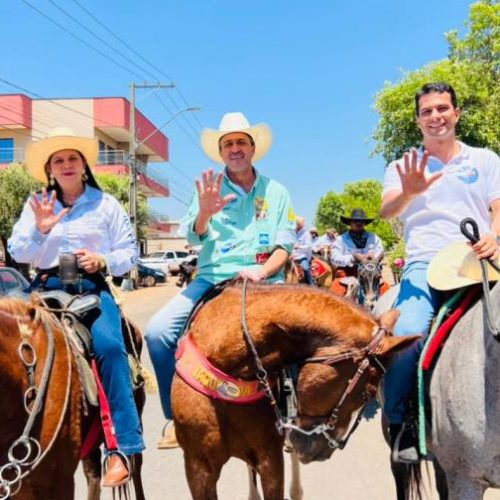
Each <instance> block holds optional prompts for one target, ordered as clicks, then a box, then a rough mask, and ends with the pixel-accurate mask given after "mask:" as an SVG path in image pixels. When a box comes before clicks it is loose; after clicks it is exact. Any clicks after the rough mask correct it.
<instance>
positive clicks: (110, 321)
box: [31, 276, 145, 455]
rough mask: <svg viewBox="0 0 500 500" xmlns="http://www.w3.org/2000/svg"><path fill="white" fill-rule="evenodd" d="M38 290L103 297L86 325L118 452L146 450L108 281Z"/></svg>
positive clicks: (53, 281)
mask: <svg viewBox="0 0 500 500" xmlns="http://www.w3.org/2000/svg"><path fill="white" fill-rule="evenodd" d="M31 289H34V290H40V289H42V290H65V291H66V292H68V293H70V294H72V295H76V294H80V293H90V294H95V295H99V297H100V299H101V307H100V308H99V310H95V311H91V312H89V313H88V314H87V315H86V316H85V318H84V319H83V321H82V322H83V323H84V324H85V326H86V327H87V328H88V329H89V330H90V332H91V334H92V346H93V349H94V355H95V359H96V362H97V366H98V367H99V374H100V376H101V380H102V384H103V387H104V391H105V392H106V396H107V398H108V400H109V406H110V409H111V417H112V420H113V424H114V427H115V431H116V439H117V441H118V448H119V449H120V451H122V452H123V453H125V455H133V454H135V453H140V452H141V451H142V450H144V448H145V446H144V440H143V437H142V427H141V422H140V419H139V415H138V413H137V407H136V405H135V401H134V396H133V390H132V379H131V375H130V367H129V363H128V357H127V351H126V348H125V344H124V341H123V336H122V328H121V318H120V311H119V309H118V306H117V305H116V303H115V301H114V299H113V297H112V296H111V294H110V292H109V289H108V287H107V284H106V282H105V281H104V279H102V278H100V277H97V276H96V277H89V279H82V280H81V282H80V285H76V286H73V285H69V286H68V285H66V286H65V285H63V284H62V283H61V280H60V279H59V278H58V277H55V276H53V277H49V278H48V280H47V281H46V282H45V283H41V282H40V280H39V279H38V278H36V279H35V280H34V282H33V284H32V286H31Z"/></svg>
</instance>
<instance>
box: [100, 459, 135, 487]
mask: <svg viewBox="0 0 500 500" xmlns="http://www.w3.org/2000/svg"><path fill="white" fill-rule="evenodd" d="M129 479H130V470H129V468H128V467H127V465H126V464H125V463H124V461H123V458H122V457H121V456H120V455H111V456H110V457H109V458H108V464H107V470H106V475H105V476H104V479H103V482H102V485H103V486H106V487H108V488H116V487H118V486H121V485H122V484H125V483H126V482H127V481H128V480H129Z"/></svg>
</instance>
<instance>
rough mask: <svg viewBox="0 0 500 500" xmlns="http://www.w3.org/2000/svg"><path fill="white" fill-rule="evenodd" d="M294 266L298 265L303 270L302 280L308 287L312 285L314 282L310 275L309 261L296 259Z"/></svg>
mask: <svg viewBox="0 0 500 500" xmlns="http://www.w3.org/2000/svg"><path fill="white" fill-rule="evenodd" d="M295 262H296V264H298V265H299V266H300V267H301V268H302V269H303V270H304V279H305V281H306V283H307V284H308V285H313V284H314V280H313V277H312V274H311V264H310V261H309V260H308V259H307V258H306V257H304V258H302V259H297V260H296V261H295Z"/></svg>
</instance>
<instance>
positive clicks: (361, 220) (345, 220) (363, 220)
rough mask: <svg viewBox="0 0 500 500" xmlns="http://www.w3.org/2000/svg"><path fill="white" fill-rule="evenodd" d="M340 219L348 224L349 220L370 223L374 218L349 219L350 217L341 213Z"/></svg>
mask: <svg viewBox="0 0 500 500" xmlns="http://www.w3.org/2000/svg"><path fill="white" fill-rule="evenodd" d="M340 220H341V221H342V222H343V223H344V224H346V225H349V224H350V223H351V222H364V223H365V224H371V223H372V222H373V221H374V220H375V219H351V218H350V217H344V216H343V215H341V216H340Z"/></svg>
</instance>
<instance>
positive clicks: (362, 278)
mask: <svg viewBox="0 0 500 500" xmlns="http://www.w3.org/2000/svg"><path fill="white" fill-rule="evenodd" d="M377 277H378V278H379V282H378V283H376V282H375V279H376V278H377ZM380 277H381V271H380V264H379V263H376V262H366V263H364V264H361V265H359V266H358V281H359V285H360V286H359V293H360V294H363V299H364V298H365V297H366V284H367V283H369V282H370V284H371V288H372V291H373V293H374V294H375V296H376V297H377V296H378V292H379V290H378V288H379V287H380Z"/></svg>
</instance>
